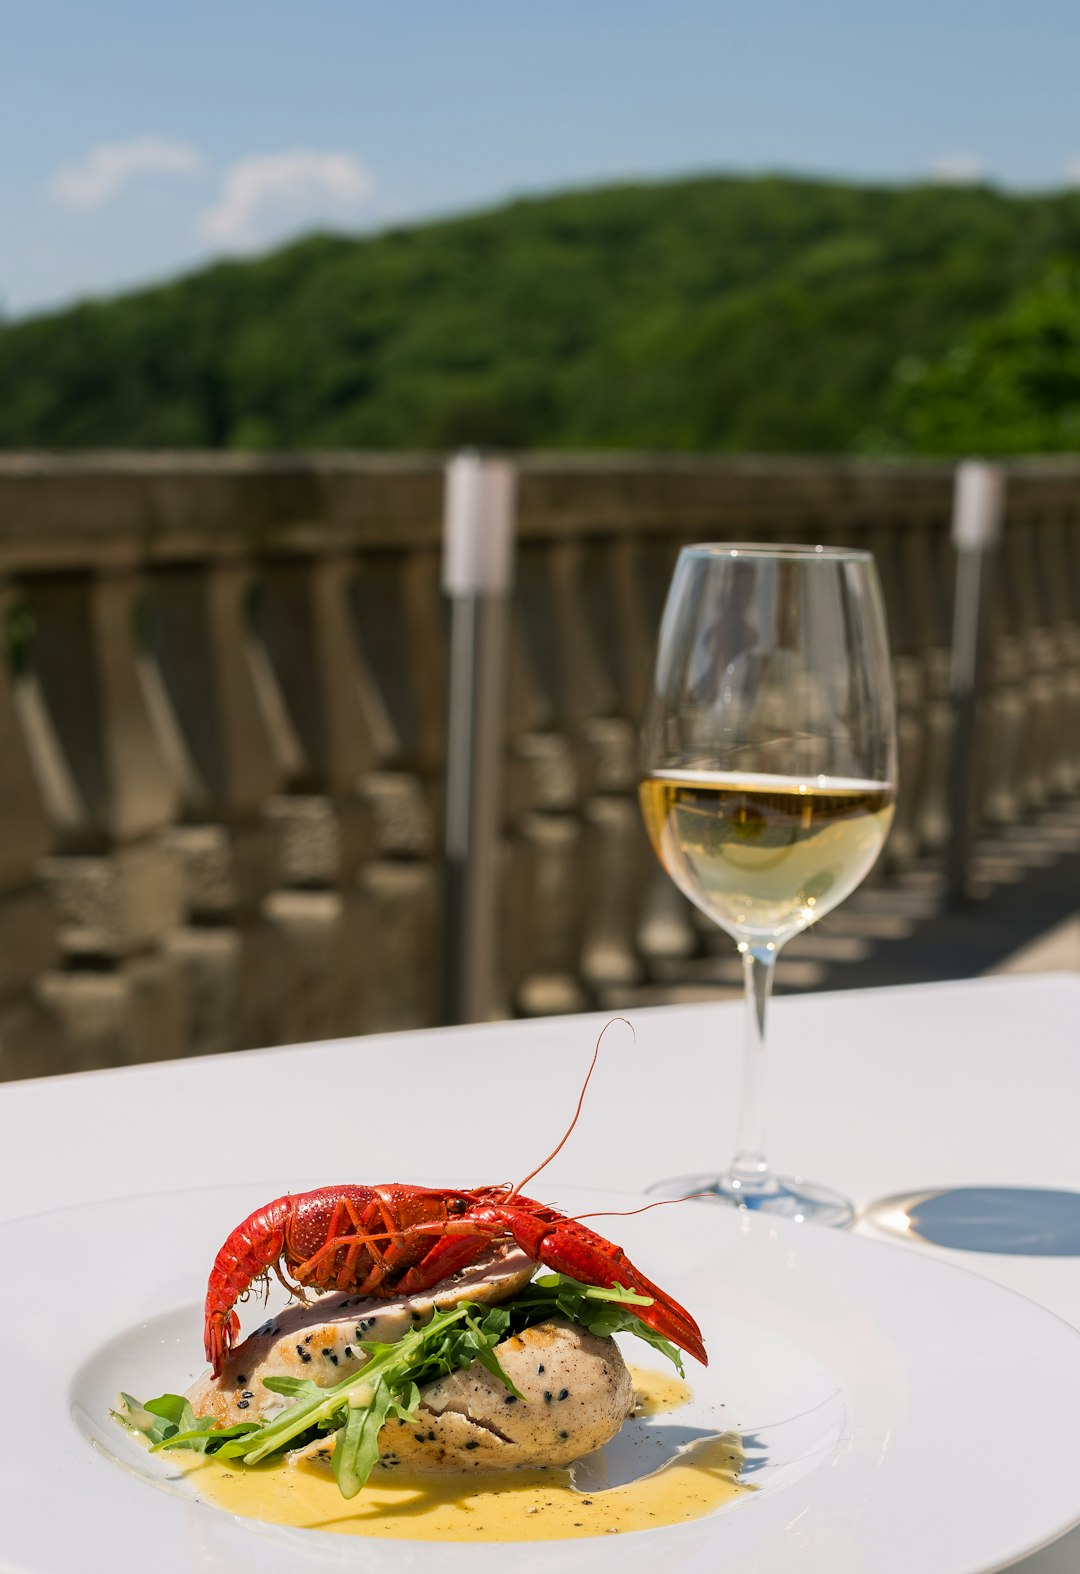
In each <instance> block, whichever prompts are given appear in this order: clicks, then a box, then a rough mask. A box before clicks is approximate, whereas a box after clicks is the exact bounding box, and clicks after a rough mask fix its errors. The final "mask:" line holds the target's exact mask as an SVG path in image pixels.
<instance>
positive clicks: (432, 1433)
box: [428, 1432, 435, 1443]
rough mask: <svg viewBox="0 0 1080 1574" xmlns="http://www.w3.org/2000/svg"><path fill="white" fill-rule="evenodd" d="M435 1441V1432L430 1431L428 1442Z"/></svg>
mask: <svg viewBox="0 0 1080 1574" xmlns="http://www.w3.org/2000/svg"><path fill="white" fill-rule="evenodd" d="M434 1441H435V1433H434V1432H429V1433H428V1442H429V1443H434Z"/></svg>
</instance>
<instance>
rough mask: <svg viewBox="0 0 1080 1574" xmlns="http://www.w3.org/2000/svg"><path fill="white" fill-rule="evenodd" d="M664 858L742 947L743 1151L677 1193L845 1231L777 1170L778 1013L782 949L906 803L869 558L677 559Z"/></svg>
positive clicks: (825, 1194) (653, 790)
mask: <svg viewBox="0 0 1080 1574" xmlns="http://www.w3.org/2000/svg"><path fill="white" fill-rule="evenodd" d="M641 764H642V774H641V787H640V792H641V807H642V811H643V814H644V817H645V824H646V827H647V828H648V832H649V837H650V840H651V841H652V844H653V847H654V848H655V850H656V854H657V857H658V858H659V859H660V862H661V863H662V864H663V866H664V868H665V869H666V870H667V872H668V874H669V875H670V876H671V878H672V879H673V880H674V881H675V884H676V885H677V886H678V887H679V889H680V890H681V891H683V892H684V893H685V895H686V896H688V897H689V898H690V900H691V901H692V902H693V903H694V904H695V905H696V906H697V907H699V908H700V909H701V910H702V912H704V913H706V914H707V915H708V916H709V917H710V918H711V919H712V920H713V921H714V922H715V923H717V924H719V926H720V927H721V928H722V929H723V930H725V931H726V932H727V933H728V934H729V935H730V936H731V937H732V939H733V940H734V941H735V943H736V945H737V947H738V950H739V952H740V953H741V955H742V959H743V972H744V978H745V987H746V1001H747V1033H746V1048H745V1060H744V1073H743V1092H742V1103H741V1109H740V1115H739V1127H738V1137H737V1151H736V1153H735V1157H734V1159H733V1160H732V1163H731V1166H730V1168H729V1169H727V1170H726V1171H724V1172H723V1173H722V1174H707V1175H690V1176H685V1177H682V1178H681V1179H678V1180H675V1181H667V1182H662V1183H661V1184H660V1185H659V1186H657V1187H655V1188H653V1189H654V1190H657V1191H660V1192H662V1193H663V1194H664V1195H667V1196H680V1197H681V1196H686V1195H688V1194H689V1193H692V1192H693V1193H704V1194H706V1195H708V1196H712V1197H715V1198H716V1199H717V1200H719V1201H723V1202H729V1203H734V1204H737V1205H739V1206H742V1207H746V1208H753V1209H757V1210H760V1211H762V1212H769V1213H779V1214H783V1215H785V1216H787V1217H789V1218H795V1219H799V1220H806V1219H814V1220H817V1221H819V1222H822V1223H826V1224H833V1225H846V1224H849V1223H850V1222H851V1219H852V1217H853V1212H854V1210H853V1208H852V1205H851V1203H850V1202H849V1201H848V1200H847V1199H846V1198H845V1197H843V1196H841V1195H840V1194H839V1193H837V1192H834V1191H832V1190H830V1189H828V1188H827V1187H823V1186H819V1185H816V1184H814V1183H812V1182H807V1181H803V1180H802V1179H801V1178H800V1179H785V1178H781V1177H779V1176H777V1175H774V1174H773V1172H772V1171H771V1170H770V1168H769V1165H768V1161H767V1159H766V1155H765V1015H766V1007H767V1005H768V1000H769V995H770V992H771V989H772V981H773V969H774V965H775V962H776V957H777V954H778V952H779V951H780V948H781V946H783V945H784V943H785V942H786V941H788V940H790V939H791V937H792V935H795V934H798V933H799V932H800V930H803V929H805V928H806V927H807V926H808V925H809V924H811V923H813V922H814V921H815V920H816V919H818V918H821V917H822V916H823V915H824V914H825V913H827V912H829V911H831V909H832V908H834V907H835V906H836V905H837V903H839V902H842V901H843V900H844V898H845V897H846V896H848V895H849V894H850V893H851V892H852V891H853V890H854V889H855V887H856V886H857V885H858V884H859V882H860V881H861V880H862V879H863V878H864V876H865V875H866V874H867V872H868V871H869V869H870V867H871V865H872V864H873V863H874V860H875V859H876V858H877V856H878V854H879V852H880V851H881V848H882V846H883V844H884V842H885V838H886V836H887V835H888V832H889V826H890V825H891V823H892V817H893V807H894V802H895V797H896V724H895V705H894V699H893V690H892V677H891V671H890V665H889V651H888V644H887V640H886V635H885V615H884V608H883V605H882V600H881V592H880V588H879V586H878V579H877V573H876V570H875V568H874V561H873V558H872V557H871V555H870V553H869V552H860V551H848V550H846V549H841V548H832V547H801V546H754V545H747V546H741V545H706V546H693V547H687V548H685V549H684V550H683V551H682V552H681V553H680V555H679V561H678V564H677V565H676V568H675V574H674V577H673V579H672V582H671V588H670V590H669V592H668V598H667V604H666V607H665V609H664V617H663V622H662V624H661V628H660V642H659V649H658V652H657V657H656V669H655V674H654V679H653V688H652V693H651V696H650V698H649V702H648V706H647V709H646V715H645V723H644V729H643V735H642V762H641Z"/></svg>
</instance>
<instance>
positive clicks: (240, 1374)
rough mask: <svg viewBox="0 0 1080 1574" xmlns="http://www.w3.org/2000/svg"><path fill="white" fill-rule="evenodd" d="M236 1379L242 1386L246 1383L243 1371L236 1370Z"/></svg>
mask: <svg viewBox="0 0 1080 1574" xmlns="http://www.w3.org/2000/svg"><path fill="white" fill-rule="evenodd" d="M236 1381H237V1382H238V1383H240V1384H242V1385H244V1386H246V1385H247V1378H246V1377H245V1376H244V1374H243V1372H237V1374H236Z"/></svg>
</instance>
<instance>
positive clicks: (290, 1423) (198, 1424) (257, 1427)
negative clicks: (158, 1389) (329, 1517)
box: [113, 1273, 683, 1498]
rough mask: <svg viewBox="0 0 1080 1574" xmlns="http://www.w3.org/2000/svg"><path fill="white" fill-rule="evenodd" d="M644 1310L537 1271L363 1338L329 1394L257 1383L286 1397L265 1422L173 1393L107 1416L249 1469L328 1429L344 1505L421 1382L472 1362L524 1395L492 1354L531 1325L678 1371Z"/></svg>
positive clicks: (299, 1385) (626, 1297)
mask: <svg viewBox="0 0 1080 1574" xmlns="http://www.w3.org/2000/svg"><path fill="white" fill-rule="evenodd" d="M651 1305H652V1300H651V1299H650V1298H649V1297H648V1296H642V1295H635V1294H633V1292H631V1291H629V1290H623V1289H621V1288H620V1287H619V1286H614V1287H613V1288H611V1289H606V1290H605V1289H601V1288H599V1287H597V1286H594V1285H585V1284H580V1283H579V1282H578V1281H577V1280H576V1279H571V1278H568V1277H567V1276H566V1275H565V1274H559V1273H550V1274H544V1275H542V1276H541V1277H540V1278H538V1279H535V1280H533V1282H532V1283H531V1284H528V1285H526V1287H525V1289H524V1290H523V1291H522V1292H521V1293H520V1295H518V1296H517V1297H516V1298H515V1299H514V1300H513V1301H512V1302H510V1303H509V1304H508V1305H501V1306H486V1305H480V1304H478V1303H477V1302H474V1301H459V1302H458V1304H457V1305H456V1306H451V1307H448V1308H447V1309H446V1310H445V1311H436V1312H433V1313H432V1315H431V1317H430V1318H429V1319H428V1321H427V1322H426V1323H421V1324H420V1325H419V1326H417V1327H415V1328H410V1329H409V1330H408V1332H406V1333H405V1334H403V1335H402V1337H401V1338H400V1339H398V1340H396V1341H395V1342H394V1343H393V1344H380V1343H379V1342H378V1341H377V1340H369V1341H364V1342H363V1343H361V1346H360V1348H361V1349H362V1350H364V1351H365V1353H366V1354H367V1357H368V1359H367V1361H366V1362H365V1363H364V1365H363V1366H362V1367H361V1368H360V1369H359V1370H358V1371H356V1372H353V1373H351V1374H350V1375H349V1376H348V1377H344V1378H342V1379H341V1381H340V1382H338V1383H334V1384H333V1385H332V1386H330V1387H327V1388H320V1387H319V1386H318V1384H317V1383H312V1382H310V1381H309V1380H308V1379H306V1378H299V1377H267V1378H264V1379H263V1387H264V1388H267V1389H269V1390H270V1392H271V1393H274V1394H280V1395H281V1396H282V1398H285V1399H290V1400H292V1403H291V1404H290V1405H288V1406H287V1407H286V1408H285V1409H284V1410H281V1411H279V1412H278V1414H277V1415H275V1416H273V1417H271V1418H270V1419H269V1420H266V1421H262V1422H258V1421H241V1422H239V1423H238V1424H237V1425H235V1426H228V1427H217V1426H215V1425H214V1423H213V1422H212V1421H211V1420H210V1419H208V1418H204V1419H199V1418H198V1417H196V1415H195V1413H194V1411H193V1410H192V1408H191V1405H190V1404H189V1403H188V1401H187V1400H186V1399H184V1398H182V1397H181V1396H180V1395H178V1394H162V1395H161V1396H160V1397H159V1398H157V1399H149V1400H147V1401H146V1402H145V1403H140V1401H139V1400H137V1399H133V1398H132V1397H131V1395H130V1394H121V1396H120V1399H121V1405H122V1408H121V1409H119V1410H114V1411H113V1415H114V1416H115V1417H116V1419H117V1420H118V1421H120V1422H121V1423H122V1424H123V1425H124V1426H127V1427H129V1428H130V1429H131V1430H133V1431H136V1432H140V1433H142V1435H143V1436H144V1437H146V1438H147V1439H148V1440H149V1442H150V1444H151V1447H152V1448H153V1449H154V1450H155V1451H157V1450H161V1449H170V1448H187V1449H194V1450H196V1451H197V1452H198V1453H203V1454H212V1455H213V1456H214V1457H215V1458H216V1459H229V1460H238V1461H240V1462H241V1463H242V1464H244V1465H257V1464H259V1463H261V1462H262V1461H263V1460H265V1459H269V1458H270V1457H271V1456H272V1455H274V1454H277V1453H280V1452H281V1451H282V1450H283V1449H287V1448H298V1447H302V1446H303V1445H304V1444H305V1443H307V1442H310V1441H312V1439H314V1438H317V1437H320V1436H325V1435H326V1434H327V1433H328V1432H333V1433H334V1434H335V1446H334V1458H333V1466H334V1475H335V1477H336V1479H337V1483H338V1487H339V1489H340V1491H341V1494H342V1496H343V1497H346V1498H351V1497H355V1496H356V1494H357V1493H358V1492H359V1491H360V1490H361V1488H362V1487H363V1486H364V1484H365V1482H366V1481H367V1479H368V1476H369V1475H370V1474H371V1471H372V1469H373V1468H374V1466H375V1464H376V1463H377V1461H378V1458H379V1432H380V1430H381V1428H382V1427H383V1425H384V1424H385V1422H386V1421H387V1420H388V1419H392V1418H398V1419H400V1420H403V1421H408V1420H411V1419H412V1417H413V1416H414V1415H415V1413H416V1409H417V1407H418V1405H419V1403H420V1389H421V1387H422V1386H423V1385H424V1384H425V1383H430V1382H433V1381H434V1380H435V1379H436V1378H439V1377H443V1376H446V1375H447V1374H449V1373H450V1372H456V1371H460V1370H461V1369H462V1368H464V1367H468V1366H471V1365H472V1363H473V1362H474V1361H479V1362H480V1364H481V1365H482V1366H483V1367H485V1368H486V1369H487V1371H489V1372H491V1373H492V1375H493V1376H495V1377H497V1378H498V1379H499V1381H500V1382H501V1383H503V1384H505V1386H506V1388H507V1389H508V1390H509V1391H510V1393H512V1394H513V1395H514V1396H515V1397H516V1398H518V1399H521V1398H523V1397H524V1396H523V1395H522V1394H521V1393H520V1392H519V1390H518V1389H517V1388H515V1387H514V1385H513V1383H512V1382H511V1381H510V1379H509V1377H508V1376H507V1375H506V1373H505V1372H504V1371H503V1368H502V1366H501V1365H500V1364H499V1359H498V1357H497V1356H496V1354H495V1350H496V1347H497V1346H498V1345H500V1344H501V1343H502V1341H503V1340H504V1339H506V1338H507V1337H509V1335H511V1334H515V1333H520V1332H521V1331H522V1329H524V1328H529V1327H531V1326H532V1325H533V1324H534V1323H542V1322H546V1321H547V1320H548V1319H549V1318H551V1317H556V1316H561V1317H565V1318H567V1319H568V1320H569V1321H570V1322H575V1323H578V1324H580V1325H581V1327H583V1328H586V1329H587V1330H588V1331H589V1333H592V1334H596V1335H598V1336H600V1337H602V1338H606V1337H610V1336H611V1335H613V1334H619V1333H626V1334H635V1335H636V1336H637V1337H638V1338H639V1339H644V1340H645V1341H646V1343H647V1344H650V1345H652V1347H653V1349H655V1350H659V1351H660V1352H661V1354H663V1355H665V1356H667V1358H668V1359H669V1360H670V1361H671V1362H672V1363H673V1364H674V1366H675V1367H676V1369H677V1370H678V1371H679V1373H680V1374H681V1373H682V1370H683V1366H682V1358H681V1356H680V1354H679V1352H678V1350H677V1349H676V1348H675V1346H674V1345H673V1344H671V1342H670V1341H669V1340H667V1339H664V1338H663V1337H662V1336H661V1335H660V1334H658V1333H656V1332H655V1330H654V1329H652V1328H650V1327H649V1326H648V1324H647V1323H643V1322H642V1320H641V1318H640V1317H639V1316H638V1315H637V1311H636V1308H637V1307H640V1306H651Z"/></svg>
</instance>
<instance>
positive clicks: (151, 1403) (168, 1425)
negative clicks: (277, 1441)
mask: <svg viewBox="0 0 1080 1574" xmlns="http://www.w3.org/2000/svg"><path fill="white" fill-rule="evenodd" d="M120 1401H121V1404H122V1405H123V1407H124V1408H123V1410H122V1411H120V1410H114V1411H113V1412H112V1414H113V1415H114V1416H115V1417H116V1419H117V1420H118V1421H120V1422H121V1423H122V1424H123V1425H124V1426H126V1427H129V1428H130V1429H131V1430H132V1431H134V1432H141V1433H142V1434H143V1436H144V1437H145V1438H146V1439H147V1440H148V1441H149V1443H150V1447H151V1451H152V1452H153V1453H157V1452H158V1451H159V1450H160V1449H163V1448H190V1449H193V1450H194V1451H195V1453H197V1454H208V1453H218V1452H219V1451H220V1448H221V1446H222V1445H223V1444H224V1443H226V1442H228V1441H229V1440H230V1439H232V1438H236V1437H241V1436H243V1435H244V1434H245V1433H248V1432H254V1431H255V1430H256V1428H257V1427H258V1425H259V1423H258V1422H257V1421H239V1422H237V1423H236V1425H235V1426H229V1427H218V1426H215V1425H214V1421H213V1418H212V1417H211V1416H203V1417H202V1418H199V1417H198V1416H196V1414H195V1412H194V1410H192V1408H191V1405H190V1404H189V1403H188V1401H187V1400H186V1399H185V1398H183V1396H182V1395H180V1394H161V1395H160V1396H159V1397H158V1398H157V1399H148V1400H147V1401H146V1403H145V1405H142V1404H140V1403H139V1401H138V1400H137V1399H133V1398H132V1396H131V1395H130V1394H121V1395H120Z"/></svg>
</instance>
